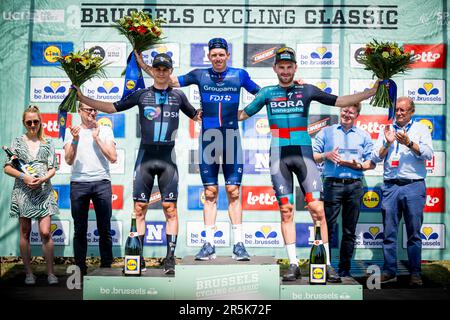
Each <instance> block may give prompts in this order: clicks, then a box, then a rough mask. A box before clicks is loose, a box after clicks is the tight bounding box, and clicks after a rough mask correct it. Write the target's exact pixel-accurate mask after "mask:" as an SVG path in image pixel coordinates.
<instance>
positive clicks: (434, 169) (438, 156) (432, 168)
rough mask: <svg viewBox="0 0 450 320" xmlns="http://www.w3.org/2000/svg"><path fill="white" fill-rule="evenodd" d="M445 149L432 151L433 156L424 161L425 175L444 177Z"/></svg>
mask: <svg viewBox="0 0 450 320" xmlns="http://www.w3.org/2000/svg"><path fill="white" fill-rule="evenodd" d="M445 164H446V162H445V151H434V155H433V158H432V159H431V160H428V161H425V166H426V168H427V177H445Z"/></svg>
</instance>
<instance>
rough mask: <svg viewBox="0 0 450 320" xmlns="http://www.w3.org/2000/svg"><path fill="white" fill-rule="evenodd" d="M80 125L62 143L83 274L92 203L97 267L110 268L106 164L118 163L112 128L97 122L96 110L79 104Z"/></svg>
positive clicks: (109, 193)
mask: <svg viewBox="0 0 450 320" xmlns="http://www.w3.org/2000/svg"><path fill="white" fill-rule="evenodd" d="M78 114H79V115H80V118H81V125H80V126H73V127H70V128H69V129H70V132H67V133H66V140H65V142H64V152H65V160H66V162H67V164H69V165H72V175H71V178H70V204H71V210H72V217H73V221H74V237H73V249H74V256H75V264H76V265H77V266H78V267H80V270H81V272H82V274H86V272H87V266H86V254H87V227H88V214H89V203H90V201H91V200H92V203H93V204H94V210H95V215H96V220H97V229H98V232H99V238H100V239H99V250H100V258H101V262H100V267H101V268H110V267H111V263H112V260H113V254H112V239H111V233H110V230H111V216H112V203H111V202H112V188H111V175H110V172H109V162H111V163H114V162H116V161H117V152H116V146H115V142H114V135H113V131H112V129H111V127H108V126H101V125H99V124H98V123H97V120H96V117H97V110H96V109H93V108H91V107H89V106H88V105H86V104H83V103H80V104H79V107H78Z"/></svg>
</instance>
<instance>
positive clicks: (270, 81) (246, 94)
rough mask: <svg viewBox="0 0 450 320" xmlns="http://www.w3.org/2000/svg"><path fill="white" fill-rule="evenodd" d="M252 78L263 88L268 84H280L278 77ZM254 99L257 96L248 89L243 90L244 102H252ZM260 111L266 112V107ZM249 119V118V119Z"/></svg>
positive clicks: (245, 103)
mask: <svg viewBox="0 0 450 320" xmlns="http://www.w3.org/2000/svg"><path fill="white" fill-rule="evenodd" d="M252 80H253V81H254V82H255V83H256V84H257V85H258V86H260V87H261V88H264V87H267V86H273V85H277V84H278V79H276V78H273V79H253V78H252ZM253 100H255V96H254V95H253V94H251V93H250V92H248V91H247V90H242V102H243V103H244V105H247V104H249V103H251V102H252V101H253ZM259 112H260V113H265V112H266V108H262V109H261V111H259ZM247 121H248V120H247Z"/></svg>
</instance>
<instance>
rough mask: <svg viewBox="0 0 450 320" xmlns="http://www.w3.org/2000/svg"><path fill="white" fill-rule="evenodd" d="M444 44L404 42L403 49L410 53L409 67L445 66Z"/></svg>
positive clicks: (439, 67) (441, 67)
mask: <svg viewBox="0 0 450 320" xmlns="http://www.w3.org/2000/svg"><path fill="white" fill-rule="evenodd" d="M445 46H446V45H445V44H443V43H438V44H404V45H403V49H404V50H405V52H409V53H410V54H411V55H412V60H413V61H414V63H413V64H411V68H438V69H443V68H445Z"/></svg>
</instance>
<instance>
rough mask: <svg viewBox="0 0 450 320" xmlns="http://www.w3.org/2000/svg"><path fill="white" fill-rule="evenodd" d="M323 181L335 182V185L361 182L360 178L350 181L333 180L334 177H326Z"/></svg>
mask: <svg viewBox="0 0 450 320" xmlns="http://www.w3.org/2000/svg"><path fill="white" fill-rule="evenodd" d="M325 180H328V181H333V182H337V183H342V184H351V183H354V182H360V181H361V179H360V178H358V179H350V178H348V179H347V178H334V177H327V178H325Z"/></svg>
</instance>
